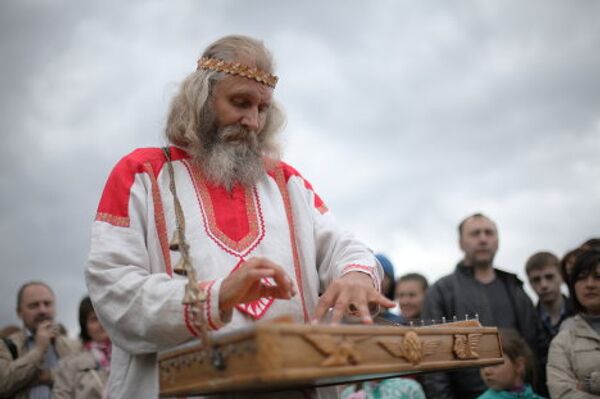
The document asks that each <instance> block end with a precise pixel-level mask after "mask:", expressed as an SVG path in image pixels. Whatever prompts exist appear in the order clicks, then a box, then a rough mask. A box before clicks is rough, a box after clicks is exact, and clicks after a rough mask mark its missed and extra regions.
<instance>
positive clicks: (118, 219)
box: [95, 212, 129, 227]
mask: <svg viewBox="0 0 600 399" xmlns="http://www.w3.org/2000/svg"><path fill="white" fill-rule="evenodd" d="M95 220H96V221H97V222H106V223H109V224H112V225H113V226H117V227H129V217H125V216H115V215H111V214H108V213H102V212H98V213H97V214H96V219H95Z"/></svg>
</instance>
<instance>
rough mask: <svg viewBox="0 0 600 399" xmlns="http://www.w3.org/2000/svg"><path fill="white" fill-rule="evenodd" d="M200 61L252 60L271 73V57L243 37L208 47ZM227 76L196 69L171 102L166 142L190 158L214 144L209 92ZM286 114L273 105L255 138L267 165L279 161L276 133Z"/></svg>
mask: <svg viewBox="0 0 600 399" xmlns="http://www.w3.org/2000/svg"><path fill="white" fill-rule="evenodd" d="M202 57H210V58H218V59H222V60H225V61H228V62H235V61H236V60H238V59H240V58H243V59H244V60H253V61H254V62H255V65H256V67H258V68H259V69H262V70H264V71H267V72H269V73H273V70H274V65H273V57H272V55H271V53H270V52H269V51H268V50H267V48H266V47H265V46H264V45H263V43H262V42H260V41H258V40H255V39H253V38H250V37H246V36H226V37H224V38H221V39H219V40H217V41H216V42H214V43H213V44H211V45H210V46H208V48H207V49H206V50H205V51H204V53H203V54H202ZM225 76H227V75H226V74H225V73H222V72H216V71H212V70H206V69H198V70H196V71H194V72H193V73H191V74H190V75H189V76H187V77H186V78H185V80H184V81H183V82H182V84H181V87H180V90H179V92H178V93H177V94H176V95H175V97H174V98H173V100H172V101H171V107H170V111H169V116H168V119H167V126H166V129H165V134H166V137H167V140H168V141H169V142H170V143H171V144H173V145H175V146H177V147H180V148H183V149H184V150H186V151H187V152H188V153H189V154H190V155H191V156H192V158H196V159H198V158H201V157H202V156H203V155H204V154H205V153H206V151H207V150H208V149H209V146H210V144H211V143H212V142H213V141H214V140H215V138H214V137H210V135H211V134H214V131H213V130H214V124H215V119H214V112H213V107H212V99H211V94H212V89H213V87H214V86H215V84H216V83H217V82H218V81H219V80H220V79H222V78H224V77H225ZM285 121H286V120H285V114H284V112H283V110H282V109H281V108H280V106H279V105H278V104H277V103H275V102H273V103H272V104H271V107H270V108H269V110H268V111H267V119H266V123H265V126H264V128H263V129H262V131H260V132H255V133H260V134H259V135H258V137H257V140H258V142H259V143H258V144H259V148H260V154H259V155H260V156H262V157H263V158H264V159H265V160H266V161H267V165H269V164H270V163H271V162H270V161H278V160H279V159H280V158H281V148H280V145H279V142H278V140H277V136H278V133H279V132H280V131H281V130H282V129H283V127H284V126H285ZM198 160H199V161H200V162H202V160H201V159H198Z"/></svg>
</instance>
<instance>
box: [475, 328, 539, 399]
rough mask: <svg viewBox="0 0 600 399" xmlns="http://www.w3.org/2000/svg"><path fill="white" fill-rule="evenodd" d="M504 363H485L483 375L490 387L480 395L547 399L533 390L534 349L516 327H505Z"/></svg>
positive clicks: (484, 397)
mask: <svg viewBox="0 0 600 399" xmlns="http://www.w3.org/2000/svg"><path fill="white" fill-rule="evenodd" d="M500 338H501V341H502V351H503V352H504V363H502V364H498V365H495V366H488V367H483V368H482V369H481V378H482V379H483V382H485V385H487V387H488V388H489V389H488V390H487V391H485V392H484V393H483V394H481V396H479V398H478V399H543V398H542V397H541V396H539V395H537V394H536V393H534V392H533V389H532V388H531V384H532V383H533V380H534V376H533V371H534V368H533V352H532V351H531V349H530V348H529V346H528V345H527V342H525V340H524V339H523V338H522V337H521V336H520V335H519V333H517V332H516V331H514V330H501V331H500Z"/></svg>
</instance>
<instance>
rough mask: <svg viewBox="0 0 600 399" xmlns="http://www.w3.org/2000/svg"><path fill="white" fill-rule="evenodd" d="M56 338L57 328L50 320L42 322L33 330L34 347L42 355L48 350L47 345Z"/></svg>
mask: <svg viewBox="0 0 600 399" xmlns="http://www.w3.org/2000/svg"><path fill="white" fill-rule="evenodd" d="M57 336H58V327H57V326H56V325H55V324H54V323H52V321H51V320H44V321H42V322H40V324H38V326H37V329H36V330H35V346H36V348H38V349H39V350H40V351H41V352H42V353H43V352H45V351H46V349H48V345H50V342H52V340H53V339H54V338H56V337H57Z"/></svg>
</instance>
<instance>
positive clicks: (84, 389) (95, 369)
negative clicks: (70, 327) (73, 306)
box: [52, 297, 111, 399]
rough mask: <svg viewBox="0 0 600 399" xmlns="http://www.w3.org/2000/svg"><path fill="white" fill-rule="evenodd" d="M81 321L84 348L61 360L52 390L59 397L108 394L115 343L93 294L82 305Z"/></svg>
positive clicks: (80, 311) (90, 396)
mask: <svg viewBox="0 0 600 399" xmlns="http://www.w3.org/2000/svg"><path fill="white" fill-rule="evenodd" d="M79 325H80V327H81V333H80V337H81V340H82V342H83V348H84V350H83V351H82V352H80V353H79V354H77V355H74V356H71V357H68V358H66V359H64V360H61V362H60V363H59V366H58V369H57V372H56V375H55V378H54V388H53V392H52V393H53V397H54V398H57V399H61V398H86V399H88V398H89V399H94V398H102V397H105V394H104V393H105V392H104V390H105V387H106V382H107V380H108V372H109V366H110V353H111V344H110V340H109V338H108V335H107V333H106V331H105V330H104V328H103V327H102V325H101V324H100V322H99V321H98V318H97V317H96V312H94V308H93V306H92V302H91V301H90V298H89V297H85V298H83V300H82V301H81V304H80V305H79Z"/></svg>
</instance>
